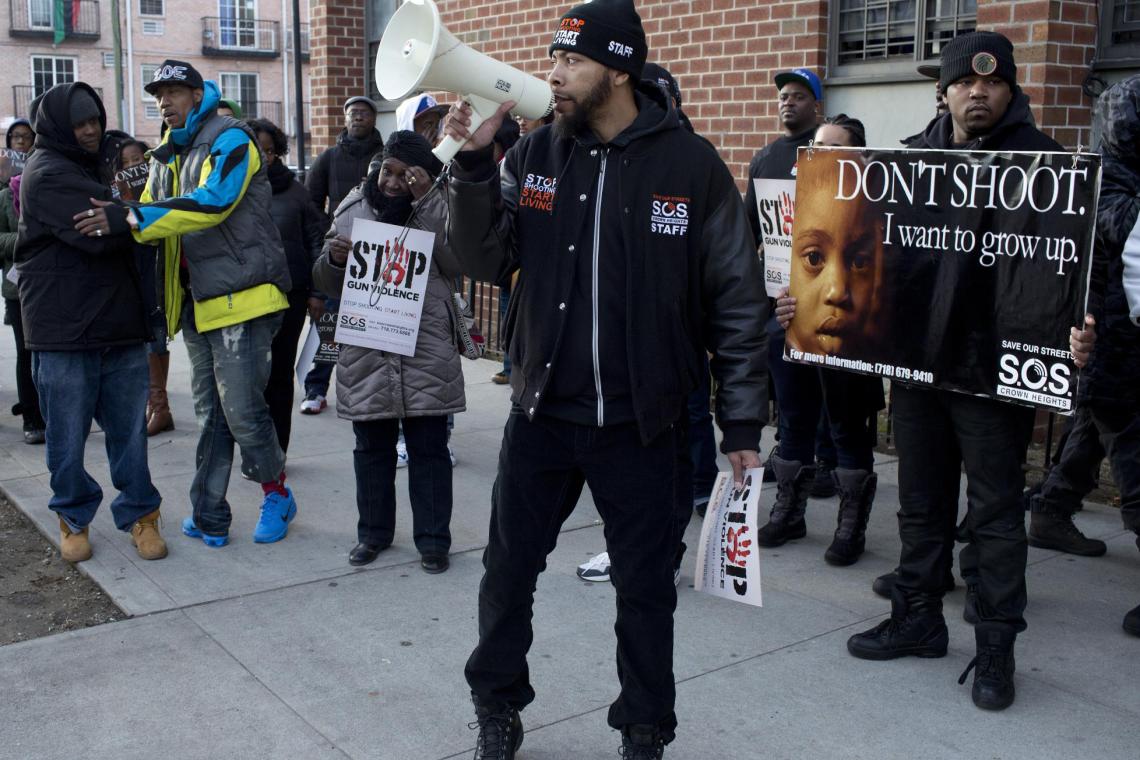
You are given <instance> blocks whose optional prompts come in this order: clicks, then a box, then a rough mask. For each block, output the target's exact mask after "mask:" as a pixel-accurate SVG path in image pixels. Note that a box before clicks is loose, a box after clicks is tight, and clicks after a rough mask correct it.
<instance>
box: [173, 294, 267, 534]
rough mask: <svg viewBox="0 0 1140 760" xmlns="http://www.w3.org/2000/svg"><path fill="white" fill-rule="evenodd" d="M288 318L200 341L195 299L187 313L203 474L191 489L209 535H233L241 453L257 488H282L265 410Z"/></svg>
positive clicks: (243, 325) (199, 521)
mask: <svg viewBox="0 0 1140 760" xmlns="http://www.w3.org/2000/svg"><path fill="white" fill-rule="evenodd" d="M282 313H283V312H280V311H279V312H276V313H274V314H267V315H265V316H263V317H258V318H256V319H251V320H249V321H248V322H240V323H238V324H236V325H231V326H230V327H222V328H219V329H217V330H210V331H209V332H205V333H200V332H198V330H197V328H196V327H195V326H194V304H193V302H192V301H191V299H190V298H187V299H186V304H185V306H184V308H183V310H182V335H183V338H184V339H185V341H186V353H187V354H188V355H189V356H190V390H191V392H192V394H193V396H194V414H195V416H197V418H198V427H199V429H200V430H199V436H198V451H197V454H196V457H195V464H196V467H197V470H196V471H195V473H194V480H193V482H192V483H191V484H190V503H191V506H192V507H193V509H194V523H195V524H196V525H197V526H198V529H199V530H201V531H202V532H203V533H206V534H208V535H211V536H222V535H225V534H226V533H227V532H228V531H229V528H230V517H231V516H230V505H229V502H227V501H226V490H227V489H228V488H229V483H230V468H231V467H232V466H233V461H234V443H235V442H236V443H237V445H238V446H240V447H241V456H242V472H244V473H246V474H247V475H249V477H250V478H252V479H253V480H254V481H256V482H258V483H268V482H270V481H272V480H276V479H277V478H278V477H279V476H280V475H281V472H282V470H283V469H284V467H285V454H284V453H283V452H282V451H281V446H280V444H279V443H278V442H277V431H276V430H275V429H274V428H273V419H272V418H271V417H270V415H269V405H268V404H266V403H265V386H266V383H267V382H268V380H269V371H270V367H271V363H272V356H271V346H272V344H273V336H274V335H276V333H277V328H278V327H279V326H280V324H281V315H282Z"/></svg>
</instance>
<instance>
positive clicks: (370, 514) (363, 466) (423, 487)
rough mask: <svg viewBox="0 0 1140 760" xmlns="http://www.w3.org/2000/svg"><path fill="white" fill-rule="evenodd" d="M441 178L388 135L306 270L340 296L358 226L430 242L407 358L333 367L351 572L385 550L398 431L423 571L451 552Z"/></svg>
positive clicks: (450, 329)
mask: <svg viewBox="0 0 1140 760" xmlns="http://www.w3.org/2000/svg"><path fill="white" fill-rule="evenodd" d="M441 169H442V166H441V165H440V163H439V161H438V160H437V159H436V158H435V156H433V155H432V153H431V145H430V144H429V143H428V141H427V140H425V139H424V138H423V137H421V136H420V135H418V134H416V133H415V132H409V131H401V132H395V133H393V134H392V136H391V137H390V138H388V142H387V145H386V146H385V147H384V153H383V162H382V163H381V165H380V166H379V167H378V168H377V169H376V170H374V171H373V172H372V173H370V174H369V175H368V177H367V179H365V181H364V183H363V184H361V185H360V186H359V187H357V188H356V189H354V190H353V191H352V192H350V193H349V194H348V196H347V197H345V199H344V200H343V201H342V202H341V204H340V206H339V207H338V208H337V210H336V213H335V215H334V217H333V224H332V227H331V229H330V230H329V232H328V234H327V235H326V236H325V245H324V249H323V250H322V252H321V257H320V259H318V260H317V263H316V264H315V265H314V266H313V281H314V284H315V286H316V287H317V288H318V289H320V290H321V291H323V292H325V293H340V292H341V290H342V287H343V283H344V273H345V269H344V268H345V264H346V263H347V260H348V255H349V252H350V251H351V247H352V239H351V237H350V236H351V234H352V225H353V222H354V220H356V219H369V220H375V221H380V222H387V223H388V224H395V225H401V226H402V225H404V224H406V223H408V219H409V216H410V215H411V212H412V204H413V202H420V201H421V200H422V203H420V205H419V208H418V209H417V211H416V213H415V216H414V217H413V218H412V219H411V222H410V226H412V227H415V228H417V229H423V230H427V231H429V232H434V233H435V247H434V249H433V251H432V258H431V268H430V274H429V278H428V285H427V292H426V294H425V297H424V304H423V314H422V317H421V319H420V330H419V337H418V338H417V342H416V352H415V355H414V356H401V355H399V354H393V353H389V352H386V351H379V350H376V349H371V348H361V347H359V346H349V345H342V346H341V348H340V358H339V360H338V361H337V372H336V394H337V415H338V416H340V417H343V418H345V419H349V420H352V429H353V432H354V433H355V434H356V448H355V449H354V450H353V466H354V469H355V471H356V506H357V509H358V510H359V513H360V520H359V522H358V523H357V540H358V541H359V543H358V544H357V546H356V547H355V548H354V549H353V550H352V551H351V552H350V553H349V558H348V561H349V564H351V565H366V564H368V563H369V562H371V561H372V560H374V559H376V555H378V554H379V553H380V552H381V551H382V550H384V549H385V548H387V547H388V546H389V545H391V543H392V535H393V533H394V531H395V527H396V486H395V480H396V439H397V435H398V433H399V427H400V425H401V423H402V424H403V429H404V438H405V441H406V442H407V446H408V460H409V461H408V491H409V496H410V497H411V503H412V531H413V535H414V538H415V543H416V548H417V549H418V550H419V552H420V554H421V565H422V567H423V569H424V570H425V571H427V572H429V573H442V572H443V571H445V570H447V568H448V559H447V553H448V550H449V549H450V548H451V531H450V523H451V502H452V492H451V462H450V460H449V458H448V452H447V415H449V414H454V413H456V412H462V411H464V409H465V408H466V407H465V400H464V394H463V371H462V369H461V367H460V360H459V354H458V351H457V350H456V346H455V327H454V324H455V323H454V320H455V319H456V316H455V314H454V312H453V308H452V305H451V287H450V285H449V283H450V282H451V281H452V280H453V279H454V277H455V276H456V274H457V273H458V271H459V264H458V261H457V260H456V259H455V257H454V256H453V255H452V253H451V250H450V249H449V248H448V246H447V245H446V243H445V242H444V234H443V233H444V228H445V226H446V223H447V201H446V196H445V195H444V194H443V192H442V191H441V189H440V188H436V189H435V190H431V191H430V192H429V188H431V185H432V181H433V180H434V179H435V176H436V175H437V174H438V173H439V171H440V170H441ZM425 196H426V197H425Z"/></svg>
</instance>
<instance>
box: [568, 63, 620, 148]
mask: <svg viewBox="0 0 1140 760" xmlns="http://www.w3.org/2000/svg"><path fill="white" fill-rule="evenodd" d="M613 89H614V86H613V83H612V82H611V81H610V78H609V76H608V75H607V72H605V71H603V72H602V75H601V77H600V78H599V79H598V81H597V82H596V83H595V84H594V86H593V87H591V88H590V91H589V92H587V93H586V96H585V97H584V98H582V99H581V100H576V101H574V110H573V111H571V112H570V113H568V114H558V115H557V116H556V117H555V119H554V136H555V137H557V138H558V139H560V140H567V139H572V138H574V137H577V136H578V135H580V134H582V133H583V132H585V131H586V130H587V129H589V126H590V119H591V118H593V117H594V116H595V115H596V114H597V113H598V111H599V110H600V109H601V107H602V104H603V103H605V102H606V101H607V100H609V99H610V94H611V93H612V92H613Z"/></svg>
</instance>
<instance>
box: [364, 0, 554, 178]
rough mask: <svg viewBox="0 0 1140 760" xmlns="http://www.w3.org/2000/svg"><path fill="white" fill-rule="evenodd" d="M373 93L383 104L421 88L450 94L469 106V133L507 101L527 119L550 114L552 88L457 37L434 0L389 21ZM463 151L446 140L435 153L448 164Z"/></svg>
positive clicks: (408, 4)
mask: <svg viewBox="0 0 1140 760" xmlns="http://www.w3.org/2000/svg"><path fill="white" fill-rule="evenodd" d="M376 89H378V90H379V91H380V94H381V95H383V96H384V98H385V99H386V100H403V99H404V98H406V97H408V96H409V95H411V94H412V93H413V92H416V91H420V90H442V91H445V92H454V93H456V94H457V95H459V96H460V97H462V98H463V99H464V100H465V101H467V102H468V103H470V104H471V111H472V114H471V126H470V127H469V129H470V131H471V132H474V131H475V130H476V129H478V128H479V125H480V124H482V123H483V122H484V121H486V120H487V119H488V118H489V117H491V116H493V115H494V113H495V111H496V110H497V109H498V108H499V105H500V104H501V103H504V102H506V101H508V100H513V101H515V102H516V105H515V108H514V111H513V113H515V114H518V115H520V116H522V117H523V118H526V119H541V118H543V117H544V116H546V115H547V114H549V113H550V112H551V111H552V110H554V95H553V94H551V92H550V85H548V84H547V83H546V82H544V81H542V80H541V79H539V78H538V77H533V76H531V75H530V74H524V73H523V72H521V71H519V70H518V69H516V68H514V67H513V66H508V65H507V64H505V63H500V62H499V61H496V60H495V59H494V58H491V57H490V56H486V55H483V54H482V53H477V52H475V51H474V50H472V49H471V48H469V47H467V46H466V45H464V44H463V43H462V42H460V41H459V40H457V39H455V37H453V36H452V34H451V32H449V31H447V27H445V26H444V25H443V24H442V23H441V22H440V20H439V9H438V8H436V6H435V3H434V2H433V0H406V1H405V2H404V4H403V5H401V6H400V8H399V9H398V10H397V11H396V13H395V15H393V16H392V19H391V20H390V21H389V22H388V27H387V28H386V29H385V30H384V36H383V37H382V38H381V40H380V49H379V50H378V51H377V53H376ZM462 147H463V143H461V142H459V141H458V140H456V139H454V138H452V137H445V138H444V140H443V142H441V143H440V144H439V146H438V147H437V148H436V149H435V150H434V151H433V152H434V153H435V155H436V157H437V158H438V159H439V160H440V161H442V162H443V163H445V164H446V163H447V162H448V161H450V160H451V159H452V158H454V157H455V154H456V153H458V152H459V149H460V148H462Z"/></svg>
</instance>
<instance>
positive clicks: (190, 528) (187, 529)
mask: <svg viewBox="0 0 1140 760" xmlns="http://www.w3.org/2000/svg"><path fill="white" fill-rule="evenodd" d="M182 534H183V535H185V536H190V538H200V539H202V543H204V544H205V545H206V546H212V547H213V548H215V549H218V548H220V547H223V546H225V545H226V544H228V543H229V542H230V537H229V535H228V534H227V535H224V536H208V535H206V534H205V533H203V532H202V531H200V530H198V526H197V525H195V524H194V518H193V517H187V518H186V519H185V520H183V521H182Z"/></svg>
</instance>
